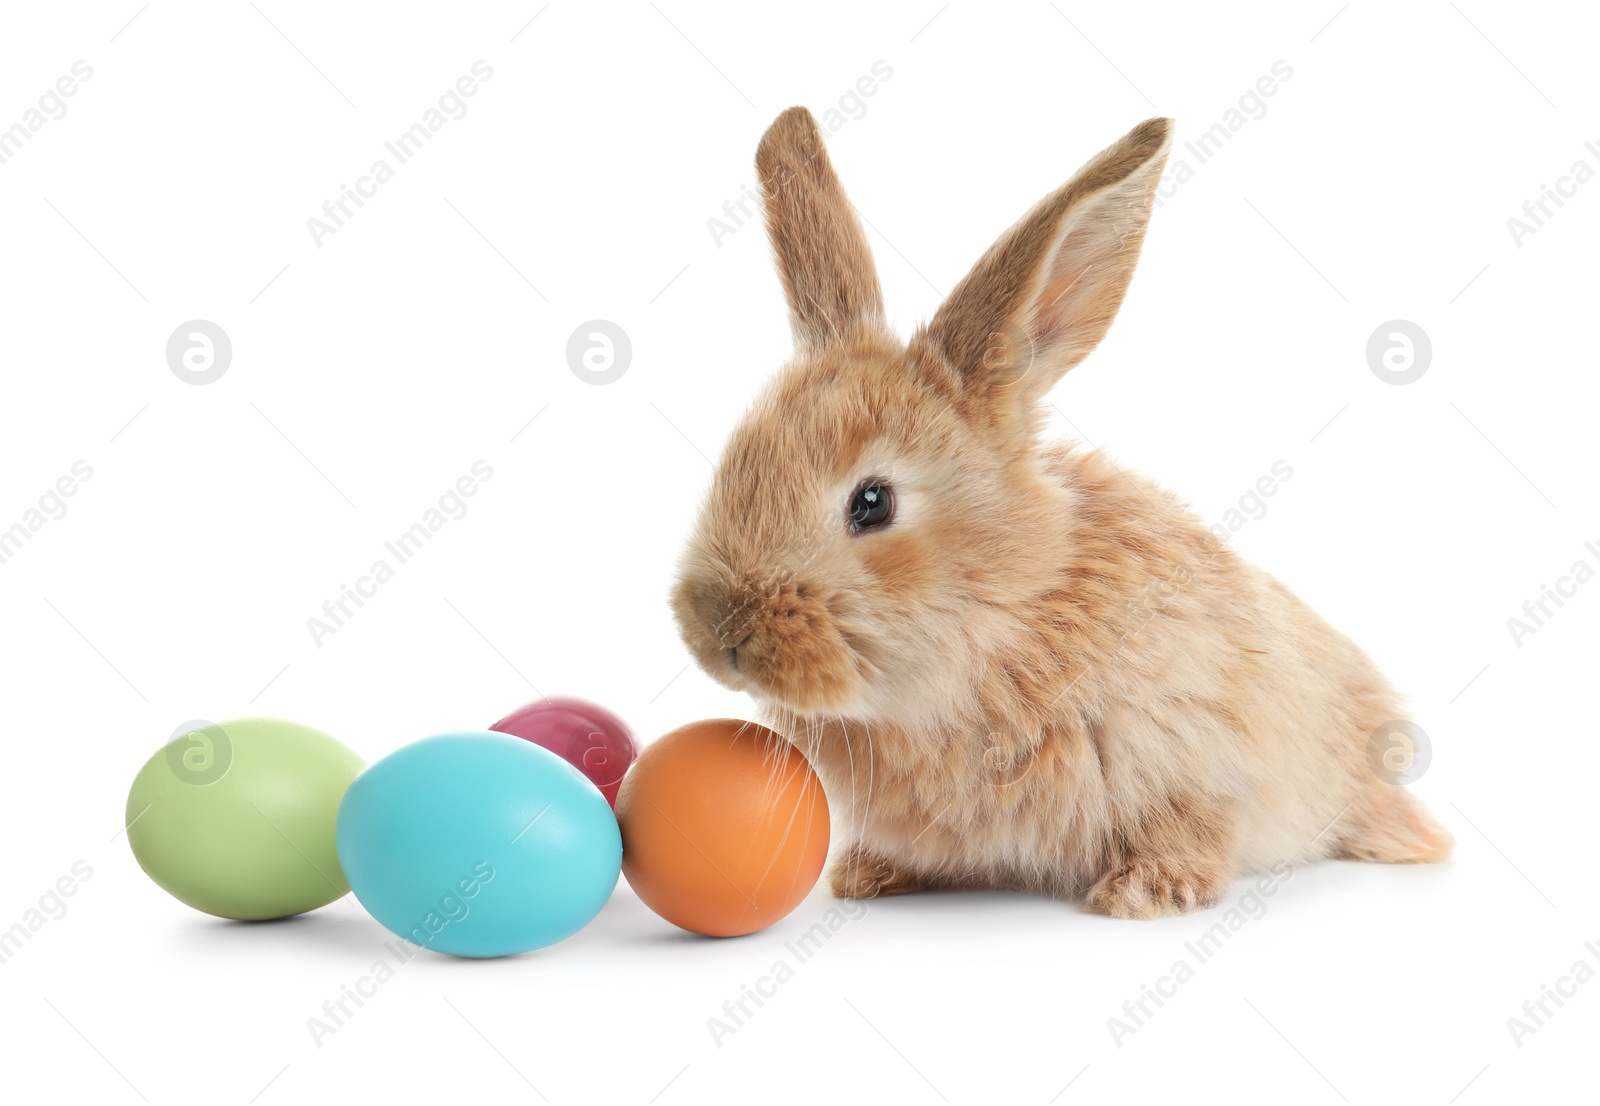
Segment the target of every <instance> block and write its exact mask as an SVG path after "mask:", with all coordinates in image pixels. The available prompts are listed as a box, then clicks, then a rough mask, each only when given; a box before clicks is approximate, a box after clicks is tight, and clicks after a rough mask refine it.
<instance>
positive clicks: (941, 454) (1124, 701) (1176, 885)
mask: <svg viewBox="0 0 1600 1106" xmlns="http://www.w3.org/2000/svg"><path fill="white" fill-rule="evenodd" d="M1170 135H1171V123H1170V121H1169V120H1165V119H1151V120H1149V121H1147V122H1145V123H1141V124H1140V125H1139V126H1138V127H1135V128H1134V129H1133V131H1131V132H1130V133H1129V134H1128V135H1127V136H1126V137H1124V138H1123V139H1122V140H1121V141H1119V142H1117V143H1116V144H1115V145H1113V146H1112V147H1110V148H1109V149H1107V150H1105V151H1104V152H1103V153H1101V154H1100V155H1099V156H1097V157H1096V158H1094V159H1093V160H1092V161H1091V162H1089V164H1088V165H1087V166H1085V167H1084V169H1083V170H1082V171H1080V172H1079V173H1078V175H1077V176H1075V177H1074V178H1073V179H1072V180H1071V181H1069V182H1068V183H1067V184H1065V185H1064V186H1062V187H1061V188H1060V189H1059V190H1057V191H1056V192H1054V193H1052V194H1051V195H1050V196H1048V197H1046V198H1045V199H1044V200H1043V201H1042V202H1041V203H1039V205H1038V206H1036V207H1035V208H1034V209H1033V210H1032V211H1030V212H1029V213H1028V214H1027V215H1026V216H1024V217H1023V218H1022V220H1021V221H1020V222H1018V223H1017V224H1016V225H1015V226H1013V227H1012V228H1011V229H1010V230H1009V231H1007V232H1006V234H1005V235H1004V236H1002V237H1001V239H1000V240H999V241H998V242H996V243H995V245H994V246H993V247H992V248H991V249H990V250H989V252H988V253H986V254H985V255H984V256H983V258H982V259H981V260H980V261H979V262H978V263H977V265H976V266H975V267H974V268H973V270H972V271H971V272H970V273H969V274H968V275H967V276H966V278H965V279H963V280H962V281H961V283H960V284H959V285H958V286H957V287H956V289H955V290H954V291H953V292H952V293H951V294H950V297H949V299H948V300H947V301H946V302H945V304H944V305H943V306H942V307H941V308H940V309H939V311H938V312H937V313H936V314H935V315H934V317H933V319H932V321H931V322H929V323H928V324H927V325H926V326H924V327H922V328H921V329H919V330H918V331H917V332H916V333H915V334H914V335H913V336H912V338H911V340H910V342H909V343H902V342H901V341H899V340H898V339H897V338H896V337H895V336H894V335H893V334H891V333H890V332H889V330H888V329H887V327H886V325H885V322H884V319H883V306H882V295H881V293H880V291H879V287H878V279H877V275H876V271H875V269H874V267H873V262H872V258H871V255H870V252H869V250H868V246H867V241H866V237H865V235H864V233H863V231H862V229H861V224H860V222H859V220H858V219H857V217H856V215H855V212H854V210H853V208H852V207H851V206H850V203H849V201H848V200H847V199H846V198H845V195H844V192H843V190H842V188H841V187H840V185H839V181H838V179H837V177H836V176H835V175H834V172H833V168H832V166H831V164H830V162H829V159H828V155H827V152H826V150H825V148H824V146H823V139H822V135H821V132H820V131H819V130H818V128H817V125H816V123H815V121H814V120H813V119H812V117H811V115H810V113H809V112H807V111H806V110H805V109H803V108H793V109H790V110H789V111H786V112H785V113H783V114H782V115H781V116H779V117H778V119H777V121H776V122H775V123H773V125H772V127H771V128H770V129H769V130H768V132H767V134H766V135H765V137H764V138H763V139H762V141H761V145H760V148H759V150H758V152H757V155H756V166H757V172H758V174H759V176H760V180H761V184H762V189H763V195H764V201H765V208H766V219H767V226H768V230H769V233H770V235H771V238H772V244H773V249H774V253H775V255H776V259H777V264H778V270H779V273H780V275H781V277H782V280H783V286H784V291H785V293H786V295H787V298H788V302H789V307H790V314H791V320H792V324H793V329H794V336H795V341H796V353H795V356H794V359H793V360H792V361H791V363H790V364H789V365H788V366H787V367H786V368H785V369H784V370H783V371H782V372H781V373H780V374H779V375H778V376H777V378H776V379H775V380H774V381H773V382H772V383H771V385H770V386H769V388H768V389H767V391H766V392H765V394H764V395H763V396H762V398H761V399H760V400H759V401H758V402H757V403H756V404H755V406H754V407H753V409H752V410H751V411H750V412H749V414H748V415H747V416H746V417H745V419H744V421H743V422H742V423H741V424H740V426H739V427H738V429H737V430H736V431H735V432H734V434H733V437H732V439H731V441H730V442H729V443H728V445H727V449H726V452H725V453H724V454H723V458H722V461H721V465H720V467H719V468H718V470H717V473H716V476H715V480H714V482H713V485H712V489H711V492H710V494H709V497H708V499H707V501H706V504H705V506H704V509H703V513H702V515H701V517H700V519H699V522H698V525H697V527H696V529H695V531H694V535H693V537H692V539H691V542H690V544H689V547H688V550H687V552H686V554H685V556H684V559H683V562H682V565H681V569H680V579H679V582H678V584H677V586H676V588H675V590H674V593H673V606H674V609H675V611H676V614H677V617H678V621H679V625H680V627H681V630H682V633H683V636H684V639H685V641H686V642H687V643H688V645H689V647H690V649H691V650H692V652H693V653H694V655H695V657H696V659H697V660H698V661H699V663H700V664H701V665H702V666H703V667H704V668H705V669H706V671H707V672H709V673H710V674H711V675H712V676H713V677H714V678H716V679H717V680H719V681H720V682H722V683H724V684H726V685H727V686H729V687H732V688H737V689H743V690H747V691H749V692H751V693H753V694H754V695H755V696H756V698H757V699H758V700H759V701H760V703H761V704H762V706H763V707H764V711H765V713H766V715H767V716H768V720H769V721H770V722H771V723H772V724H773V725H774V728H776V729H777V730H778V731H779V732H780V733H782V734H784V735H785V736H786V737H787V738H788V739H789V740H790V741H792V742H794V743H795V744H796V745H798V746H799V747H800V748H801V749H802V751H804V752H805V753H806V754H807V755H808V756H809V757H810V758H811V760H812V763H813V764H815V765H816V767H817V769H818V771H819V772H820V773H821V776H822V779H823V782H824V784H825V786H826V788H827V791H828V795H829V798H830V801H831V802H832V804H833V808H834V824H835V825H836V826H838V827H841V829H842V831H843V833H844V834H845V835H846V836H845V840H844V841H843V842H842V848H841V849H840V851H839V852H838V854H837V856H836V860H835V863H834V866H833V868H832V870H831V872H830V877H829V878H830V881H831V884H832V887H833V890H834V891H835V893H837V894H839V895H841V896H844V897H870V896H872V895H878V894H892V893H896V892H903V891H913V890H918V889H922V888H935V887H1006V888H1019V889H1026V890H1035V891H1043V892H1048V893H1051V894H1055V895H1059V896H1063V897H1073V896H1086V900H1087V904H1088V906H1089V908H1090V909H1092V910H1097V911H1101V912H1105V913H1108V914H1112V915H1116V916H1119V917H1152V916H1157V915H1162V914H1173V913H1181V912H1184V911H1188V910H1193V909H1197V908H1200V907H1204V906H1208V905H1211V904H1214V903H1216V902H1217V901H1218V900H1219V899H1220V897H1221V896H1222V895H1223V893H1224V892H1225V890H1226V889H1227V887H1228V884H1229V881H1230V879H1231V878H1232V877H1233V876H1234V875H1235V874H1237V873H1245V872H1253V871H1258V870H1262V869H1265V868H1268V867H1271V866H1273V865H1276V864H1279V863H1299V862H1302V861H1308V860H1314V859H1317V858H1320V857H1349V858H1356V859H1362V860H1378V861H1432V860H1439V859H1442V858H1444V857H1445V856H1448V855H1449V853H1450V849H1451V847H1452V840H1451V838H1450V836H1449V835H1448V834H1447V833H1446V832H1445V831H1444V830H1442V829H1440V828H1439V827H1438V826H1437V825H1436V824H1435V823H1434V822H1433V821H1431V820H1430V819H1429V818H1428V817H1427V816H1426V815H1425V814H1424V813H1423V812H1422V811H1421V810H1420V809H1419V808H1418V807H1417V806H1416V804H1415V803H1414V802H1413V801H1412V799H1411V798H1410V796H1409V795H1408V794H1407V793H1406V792H1405V791H1404V790H1402V789H1401V788H1399V787H1397V786H1393V785H1392V784H1390V783H1387V782H1385V781H1384V780H1383V779H1381V778H1379V776H1378V775H1377V774H1376V773H1375V772H1374V770H1373V769H1372V768H1371V767H1370V766H1369V764H1368V757H1367V742H1368V738H1369V735H1371V734H1372V733H1373V732H1374V730H1376V729H1377V728H1378V727H1380V726H1381V725H1383V724H1384V723H1386V722H1389V721H1390V720H1393V719H1396V718H1398V717H1400V716H1401V715H1400V710H1399V706H1398V702H1397V699H1396V696H1395V693H1394V692H1393V691H1392V690H1391V689H1390V687H1389V685H1388V683H1387V682H1386V681H1385V680H1384V678H1383V676H1382V675H1381V674H1380V673H1379V672H1378V671H1377V670H1376V669H1375V668H1374V667H1373V665H1372V663H1371V662H1370V661H1369V660H1368V659H1367V658H1366V656H1365V655H1364V654H1363V653H1362V652H1361V650H1359V649H1358V648H1357V647H1356V646H1355V645H1354V644H1352V643H1351V642H1350V641H1349V640H1347V639H1346V638H1345V637H1344V636H1342V635H1341V634H1339V633H1338V632H1337V631H1335V630H1333V629H1332V628H1330V627H1329V626H1328V625H1327V623H1325V622H1323V621H1322V619H1320V618H1319V617H1317V615H1316V614H1314V613H1313V612H1312V611H1311V610H1310V609H1309V608H1307V607H1306V606H1305V605H1304V604H1303V603H1301V602H1300V601H1299V600H1298V599H1296V598H1295V597H1294V596H1293V595H1291V594H1290V593H1289V592H1288V590H1286V589H1285V588H1284V587H1283V586H1282V585H1280V584H1279V583H1278V582H1277V581H1275V580H1273V579H1272V578H1271V577H1269V576H1268V575H1266V574H1265V573H1263V572H1261V571H1260V570H1258V569H1256V568H1254V567H1252V566H1250V565H1248V564H1246V563H1245V562H1244V561H1242V560H1240V559H1239V558H1238V557H1237V556H1236V555H1235V554H1234V553H1233V551H1232V550H1231V549H1230V548H1229V547H1228V546H1226V545H1225V544H1223V543H1222V542H1221V541H1220V540H1219V539H1218V537H1217V536H1216V535H1215V534H1213V533H1212V532H1211V531H1210V530H1208V529H1207V528H1206V526H1205V525H1204V524H1203V523H1201V522H1200V521H1199V520H1198V519H1197V518H1196V517H1195V516H1194V515H1192V514H1191V513H1189V512H1188V510H1187V509H1186V508H1185V507H1184V506H1183V505H1182V504H1181V503H1179V502H1178V501H1177V500H1176V499H1174V498H1173V497H1172V496H1171V495H1169V494H1168V493H1166V492H1165V491H1162V490H1161V489H1159V488H1157V487H1155V486H1154V485H1152V484H1149V483H1147V482H1146V481H1144V480H1143V479H1140V478H1138V477H1135V476H1132V475H1130V474H1128V473H1126V472H1124V471H1122V470H1120V469H1119V468H1117V467H1116V466H1115V465H1113V464H1111V463H1110V462H1108V461H1107V460H1105V459H1104V458H1103V457H1102V456H1100V455H1099V454H1097V453H1094V452H1087V451H1084V450H1081V449H1077V448H1074V447H1072V446H1069V445H1066V444H1054V443H1042V442H1041V441H1040V439H1039V431H1040V429H1041V425H1042V422H1043V418H1042V415H1041V411H1040V408H1041V400H1042V398H1043V396H1044V395H1045V393H1046V392H1047V391H1048V390H1049V389H1050V388H1051V387H1052V386H1053V385H1054V384H1055V383H1056V382H1057V381H1059V380H1060V379H1061V376H1062V374H1063V373H1065V372H1066V371H1067V370H1068V369H1069V368H1071V367H1072V366H1073V365H1075V364H1077V363H1078V362H1079V361H1081V360H1082V359H1083V358H1084V357H1085V356H1086V355H1087V354H1088V353H1089V351H1090V350H1092V349H1093V348H1094V346H1095V345H1096V344H1097V343H1098V342H1099V341H1100V339H1101V337H1102V336H1103V335H1104V334H1105V332H1106V330H1107V329H1108V328H1109V326H1110V324H1111V320H1112V318H1113V316H1114V315H1115V314H1116V311H1117V308H1118V307H1119V306H1120V304H1121V302H1122V298H1123V294H1124V292H1125V290H1126V289H1127V286H1128V282H1129V280H1130V279H1131V277H1132V275H1133V269H1134V265H1135V262H1136V260H1137V258H1138V254H1139V249H1140V246H1141V243H1142V241H1143V238H1144V233H1145V227H1146V224H1147V222H1148V220H1149V216H1150V209H1151V201H1152V198H1153V195H1154V190H1155V187H1156V184H1157V181H1158V180H1159V178H1160V174H1161V171H1162V166H1163V164H1164V163H1165V161H1166V157H1167V151H1168V147H1169V144H1170ZM870 481H878V482H881V483H883V484H885V485H888V486H889V487H890V488H891V489H892V494H893V495H894V502H895V508H894V514H893V517H892V519H891V520H890V522H889V523H888V524H887V525H883V526H880V527H877V528H873V529H867V530H862V531H860V532H856V531H855V530H853V529H852V527H851V525H850V515H849V512H850V508H851V504H852V502H853V496H854V494H855V492H856V490H857V489H858V488H859V487H861V486H862V485H863V482H870Z"/></svg>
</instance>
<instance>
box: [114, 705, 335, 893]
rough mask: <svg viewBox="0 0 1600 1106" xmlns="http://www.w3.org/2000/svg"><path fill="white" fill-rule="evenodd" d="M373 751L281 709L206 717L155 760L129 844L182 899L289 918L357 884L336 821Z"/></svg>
mask: <svg viewBox="0 0 1600 1106" xmlns="http://www.w3.org/2000/svg"><path fill="white" fill-rule="evenodd" d="M360 771H361V758H360V757H358V756H356V754H355V753H353V752H351V751H350V750H349V749H347V748H345V747H344V746H343V745H341V744H340V743H339V742H337V741H335V740H334V739H333V738H331V737H329V736H328V735H327V734H325V733H322V732H320V731H318V730H314V729H312V728H311V727H310V726H302V725H299V724H298V723H295V722H285V721H282V720H280V719H275V718H241V719H238V720H236V721H233V722H221V723H211V724H202V725H201V726H199V727H198V728H196V729H193V730H190V731H188V732H186V733H181V734H179V735H178V736H177V737H176V738H174V739H173V740H172V741H171V742H169V743H168V744H167V745H166V746H165V747H164V748H162V749H161V750H159V751H158V752H157V753H156V754H155V755H154V756H152V757H151V758H150V759H149V760H148V761H146V762H145V765H144V767H143V768H141V769H140V770H139V774H138V776H137V777H135V778H134V781H133V787H132V789H131V790H130V791H129V792H128V806H127V812H126V823H125V824H126V825H127V827H128V844H129V845H131V846H132V847H133V855H134V858H135V859H136V860H138V862H139V866H140V867H141V868H143V869H144V870H145V872H146V873H148V874H149V876H150V878H151V879H153V880H155V881H156V883H158V884H159V885H160V886H161V887H163V888H164V889H166V890H167V891H168V892H170V893H171V894H172V895H173V897H175V898H177V899H178V900H180V901H181V902H185V903H187V904H189V905H190V906H192V907H194V908H195V909H196V910H203V911H205V912H206V913H207V914H215V915H217V916H219V917H223V918H239V919H248V920H261V919H266V918H284V917H288V916H289V915H291V914H301V913H304V912H305V911H307V910H315V909H316V908H317V907H319V906H323V905H325V904H327V903H330V902H332V901H333V900H334V899H337V898H339V897H340V896H341V895H343V894H344V893H345V892H346V891H348V890H350V886H349V884H347V883H346V882H345V877H344V873H343V872H342V871H340V868H339V858H338V855H337V853H336V851H335V848H334V821H335V818H336V817H337V815H338V811H339V800H340V799H341V798H343V796H344V791H345V788H346V787H348V786H349V785H350V781H351V780H353V779H355V778H356V774H357V773H358V772H360Z"/></svg>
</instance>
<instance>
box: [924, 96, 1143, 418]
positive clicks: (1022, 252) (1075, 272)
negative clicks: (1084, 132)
mask: <svg viewBox="0 0 1600 1106" xmlns="http://www.w3.org/2000/svg"><path fill="white" fill-rule="evenodd" d="M1171 138H1172V120H1170V119H1149V120H1146V121H1145V122H1143V123H1140V124H1139V125H1138V126H1137V127H1135V128H1134V129H1133V130H1132V131H1130V132H1129V133H1128V134H1127V135H1126V136H1124V137H1123V138H1122V139H1121V140H1119V141H1118V142H1117V143H1115V144H1114V145H1112V146H1111V147H1110V148H1108V149H1106V150H1104V151H1102V152H1101V153H1100V154H1099V155H1098V156H1097V157H1095V158H1094V160H1092V161H1090V162H1089V164H1087V165H1085V166H1084V167H1083V168H1082V169H1081V170H1079V171H1078V174H1077V176H1075V177H1073V178H1072V179H1071V180H1070V181H1068V182H1067V183H1066V184H1064V185H1062V186H1061V187H1060V188H1059V189H1057V190H1056V191H1055V192H1053V193H1051V194H1050V195H1049V196H1047V197H1045V199H1044V200H1042V201H1041V202H1040V203H1039V204H1038V205H1037V206H1035V207H1034V209H1033V210H1032V211H1030V212H1028V214H1027V215H1025V216H1023V217H1022V219H1021V220H1020V221H1018V222H1017V224H1016V225H1015V226H1013V227H1012V228H1011V229H1010V230H1008V231H1007V232H1006V233H1005V234H1004V235H1002V236H1001V238H1000V240H999V241H998V242H996V243H995V244H994V245H993V246H991V247H990V248H989V252H988V253H986V254H984V255H983V257H982V258H981V259H980V260H979V261H978V263H977V264H976V265H975V266H973V268H972V271H971V272H969V273H968V274H967V275H966V276H965V277H964V278H963V279H962V281H961V283H960V284H958V285H956V288H955V290H954V291H953V292H951V293H950V297H949V298H948V299H947V300H946V301H945V303H944V306H942V307H940V308H939V310H938V312H937V313H936V314H935V315H934V317H933V319H932V320H931V321H930V322H929V324H928V327H927V331H926V338H927V339H931V340H932V341H933V342H934V343H935V345H937V347H938V349H939V351H940V352H941V353H942V354H943V356H944V358H945V360H946V361H948V362H949V364H950V365H951V366H952V367H953V368H954V369H955V370H956V371H957V372H958V373H959V374H960V375H961V377H962V378H963V381H964V384H965V390H966V391H968V393H969V394H973V393H976V395H975V397H974V398H979V399H980V401H981V399H982V397H984V396H986V395H987V394H988V393H989V392H990V391H991V390H992V389H994V388H997V387H999V388H1004V389H1006V390H1007V391H1008V392H1010V393H1011V394H1019V395H1020V398H1021V399H1023V400H1024V401H1027V402H1032V401H1036V400H1037V399H1038V398H1039V397H1041V396H1043V395H1044V393H1045V392H1047V391H1049V390H1050V388H1051V387H1053V386H1054V385H1055V384H1056V382H1057V381H1059V380H1060V379H1061V377H1062V375H1063V374H1064V373H1065V372H1066V371H1067V370H1068V369H1070V368H1072V367H1073V366H1074V365H1076V364H1077V363H1078V362H1079V361H1082V360H1083V359H1084V358H1085V357H1087V356H1088V354H1089V351H1090V350H1092V349H1094V347H1095V346H1096V345H1098V344H1099V343H1100V339H1101V338H1103V337H1105V334H1106V331H1107V330H1109V329H1110V327H1111V320H1112V319H1113V318H1115V317H1116V314H1117V309H1118V308H1119V307H1121V306H1122V297H1123V294H1124V293H1125V292H1126V291H1127V289H1128V282H1129V281H1130V280H1131V279H1132V278H1133V269H1134V265H1135V264H1136V263H1137V262H1138V260H1139V248H1140V246H1141V245H1143V243H1144V232H1145V227H1146V225H1147V224H1148V223H1149V221H1150V205H1151V203H1152V202H1153V200H1154V198H1155V189H1156V185H1157V183H1158V182H1159V181H1160V179H1161V171H1162V167H1163V166H1164V165H1165V164H1166V161H1167V151H1168V149H1169V147H1170V145H1171ZM1018 384H1020V385H1021V387H1020V389H1017V388H1016V386H1017V385H1018ZM1013 389H1016V390H1015V391H1013Z"/></svg>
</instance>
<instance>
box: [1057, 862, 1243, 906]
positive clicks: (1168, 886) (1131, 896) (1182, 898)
mask: <svg viewBox="0 0 1600 1106" xmlns="http://www.w3.org/2000/svg"><path fill="white" fill-rule="evenodd" d="M1228 881H1229V873H1228V872H1226V871H1222V870H1218V869H1217V868H1216V867H1215V866H1213V865H1208V864H1206V863H1205V862H1204V861H1199V860H1189V861H1184V860H1134V861H1131V862H1130V863H1128V864H1125V865H1123V866H1121V867H1119V868H1116V869H1113V870H1112V871H1110V872H1107V873H1106V874H1105V875H1103V876H1101V877H1100V881H1099V882H1098V883H1096V884H1095V885H1094V887H1093V888H1091V889H1090V891H1089V895H1088V897H1087V899H1086V900H1085V902H1084V905H1085V906H1086V907H1087V908H1088V909H1089V910H1091V911H1093V912H1094V913H1096V914H1108V915H1110V916H1111V917H1113V918H1161V917H1167V916H1170V915H1174V914H1187V913H1189V912H1190V911H1191V910H1204V909H1205V908H1206V907H1208V906H1216V905H1217V903H1219V902H1221V901H1222V895H1223V892H1224V891H1226V890H1227V889H1228Z"/></svg>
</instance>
